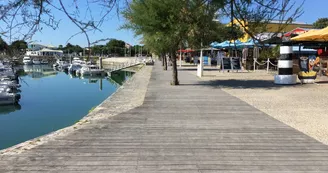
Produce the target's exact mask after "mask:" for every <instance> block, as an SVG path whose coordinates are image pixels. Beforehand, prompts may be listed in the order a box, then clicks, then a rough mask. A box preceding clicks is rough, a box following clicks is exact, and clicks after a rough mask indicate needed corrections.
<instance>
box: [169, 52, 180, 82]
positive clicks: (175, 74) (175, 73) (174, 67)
mask: <svg viewBox="0 0 328 173" xmlns="http://www.w3.org/2000/svg"><path fill="white" fill-rule="evenodd" d="M170 58H171V62H172V77H173V79H172V82H171V85H179V81H178V69H177V56H176V54H175V52H172V53H171V56H170Z"/></svg>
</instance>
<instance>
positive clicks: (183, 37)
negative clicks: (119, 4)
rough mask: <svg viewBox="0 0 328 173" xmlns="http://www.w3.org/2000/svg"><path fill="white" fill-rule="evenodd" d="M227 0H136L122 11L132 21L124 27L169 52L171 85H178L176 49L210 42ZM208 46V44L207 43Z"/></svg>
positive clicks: (152, 45)
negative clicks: (216, 19) (220, 11)
mask: <svg viewBox="0 0 328 173" xmlns="http://www.w3.org/2000/svg"><path fill="white" fill-rule="evenodd" d="M224 2H225V0H216V1H210V0H208V1H206V0H205V1H204V0H181V1H177V0H165V1H161V0H135V1H132V2H131V4H130V6H129V7H130V8H129V9H126V10H125V11H124V12H123V16H124V17H125V18H126V19H127V20H128V21H129V23H127V24H126V25H124V26H123V28H128V29H132V30H134V31H135V33H136V34H137V35H143V36H144V38H145V40H146V42H145V44H146V47H149V48H151V50H153V51H154V52H157V53H159V52H161V51H163V52H162V53H161V54H162V56H163V54H164V55H166V54H169V56H170V60H171V62H172V77H173V80H172V82H171V84H172V85H178V84H179V82H178V71H177V64H176V59H177V56H176V53H177V52H176V51H177V50H178V49H179V48H180V47H182V46H183V45H184V43H188V44H189V45H191V46H193V47H200V46H201V43H207V42H210V41H211V39H213V34H214V35H215V34H216V32H217V31H219V23H217V22H215V21H214V20H213V19H214V16H216V12H217V11H218V10H219V8H222V7H223V5H224ZM204 45H205V44H204Z"/></svg>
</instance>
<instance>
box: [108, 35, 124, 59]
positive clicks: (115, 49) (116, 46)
mask: <svg viewBox="0 0 328 173" xmlns="http://www.w3.org/2000/svg"><path fill="white" fill-rule="evenodd" d="M106 47H107V50H108V51H109V52H110V53H111V54H113V55H115V56H124V54H125V52H124V51H125V42H124V41H122V40H117V39H110V40H109V41H108V42H107V43H106Z"/></svg>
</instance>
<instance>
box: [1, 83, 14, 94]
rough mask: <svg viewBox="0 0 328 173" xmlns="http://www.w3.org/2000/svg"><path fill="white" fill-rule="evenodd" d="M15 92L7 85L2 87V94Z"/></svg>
mask: <svg viewBox="0 0 328 173" xmlns="http://www.w3.org/2000/svg"><path fill="white" fill-rule="evenodd" d="M12 92H13V90H12V89H11V88H10V87H8V86H6V85H0V93H12Z"/></svg>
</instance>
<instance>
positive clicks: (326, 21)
mask: <svg viewBox="0 0 328 173" xmlns="http://www.w3.org/2000/svg"><path fill="white" fill-rule="evenodd" d="M313 26H314V28H317V29H322V28H325V27H327V26H328V18H319V19H318V20H317V21H315V22H314V23H313Z"/></svg>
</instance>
